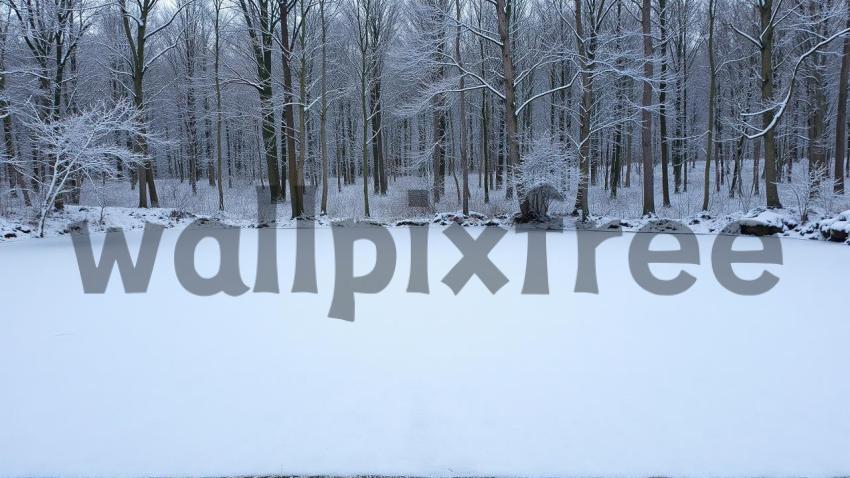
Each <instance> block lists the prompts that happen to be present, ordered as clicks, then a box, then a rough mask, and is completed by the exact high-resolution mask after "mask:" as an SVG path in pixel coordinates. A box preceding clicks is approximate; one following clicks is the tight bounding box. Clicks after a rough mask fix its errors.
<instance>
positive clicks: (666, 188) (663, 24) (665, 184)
mask: <svg viewBox="0 0 850 478" xmlns="http://www.w3.org/2000/svg"><path fill="white" fill-rule="evenodd" d="M658 10H659V12H658V15H659V22H658V23H659V27H660V30H661V83H660V84H659V86H658V88H659V93H658V103H659V106H658V123H659V126H658V127H659V133H660V134H661V197H662V205H663V207H670V180H669V171H668V165H669V161H670V160H669V154H670V140H669V138H668V137H667V0H658Z"/></svg>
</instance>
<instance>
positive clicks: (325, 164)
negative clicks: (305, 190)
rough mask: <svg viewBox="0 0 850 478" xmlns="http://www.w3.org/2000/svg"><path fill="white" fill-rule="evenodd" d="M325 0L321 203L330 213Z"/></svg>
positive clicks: (321, 11) (322, 0)
mask: <svg viewBox="0 0 850 478" xmlns="http://www.w3.org/2000/svg"><path fill="white" fill-rule="evenodd" d="M325 2H326V0H319V16H320V17H321V22H322V72H321V74H322V105H321V108H322V109H321V111H320V112H319V141H320V142H321V148H322V204H321V210H320V213H321V214H323V215H324V214H327V213H328V135H327V130H326V129H327V122H328V118H327V116H328V100H327V96H328V85H327V45H328V42H327V30H328V25H327V20H326V19H325ZM337 178H339V174H337Z"/></svg>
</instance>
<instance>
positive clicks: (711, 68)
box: [702, 0, 717, 211]
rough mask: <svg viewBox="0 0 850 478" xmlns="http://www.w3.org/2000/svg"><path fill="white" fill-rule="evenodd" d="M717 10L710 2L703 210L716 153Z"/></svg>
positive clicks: (710, 0)
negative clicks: (712, 162) (715, 23)
mask: <svg viewBox="0 0 850 478" xmlns="http://www.w3.org/2000/svg"><path fill="white" fill-rule="evenodd" d="M715 12H716V3H715V0H709V2H708V120H707V122H706V128H707V131H706V135H705V138H706V139H705V171H704V172H705V174H704V176H703V185H702V187H703V189H702V210H703V211H708V204H709V199H710V194H711V185H710V183H711V159H712V155H713V154H714V113H715V101H716V97H717V96H716V95H717V87H716V84H715V83H716V81H717V67H716V65H715V61H716V60H715V55H714V17H715Z"/></svg>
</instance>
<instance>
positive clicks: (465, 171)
mask: <svg viewBox="0 0 850 478" xmlns="http://www.w3.org/2000/svg"><path fill="white" fill-rule="evenodd" d="M455 7H456V8H455V12H456V15H457V21H458V25H457V34H456V35H455V61H457V64H458V68H459V69H460V70H461V71H460V81H459V85H458V86H459V88H458V89H459V90H460V119H459V121H458V125H459V126H460V163H461V165H460V171H461V178H462V182H463V192H462V197H463V199H462V201H461V203H462V208H463V215H464V216H468V215H469V158H467V156H466V152H467V151H466V148H467V138H466V97H465V95H464V91H463V89H464V75H463V58H462V57H461V55H460V40H461V36H460V32H461V30H460V28H461V27H460V25H461V24H460V22H461V16H460V0H455Z"/></svg>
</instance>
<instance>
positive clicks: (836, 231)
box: [0, 205, 850, 245]
mask: <svg viewBox="0 0 850 478" xmlns="http://www.w3.org/2000/svg"><path fill="white" fill-rule="evenodd" d="M196 219H206V220H215V221H217V222H221V223H223V224H227V225H231V226H237V227H243V228H256V227H257V226H258V224H257V220H256V218H255V219H253V220H252V219H248V218H246V217H244V216H238V215H232V214H216V215H195V214H192V213H189V212H185V211H181V210H177V209H169V208H151V209H138V208H125V207H103V208H101V207H93V206H72V205H69V206H66V209H65V210H64V211H60V212H56V213H54V214H53V215H52V216H51V217H50V218H49V219H48V221H47V228H46V234H45V236H47V237H56V236H62V235H65V234H67V233H68V232H69V231H68V229H69V227H70V226H71V225H72V224H75V223H78V222H82V221H86V222H87V223H88V225H89V228H90V231H91V232H105V231H107V230H109V229H123V230H133V229H141V228H143V227H144V225H145V223H146V222H151V223H153V224H159V225H162V226H165V227H179V226H185V225H188V224H189V223H191V222H192V221H194V220H196ZM658 219H661V220H664V219H663V218H631V219H621V218H615V217H609V216H595V217H592V218H591V223H590V225H591V226H595V227H600V226H603V225H606V224H609V223H611V222H612V221H616V222H617V223H618V224H619V225H620V227H621V228H622V230H623V231H624V232H636V231H638V230H640V229H641V228H643V227H644V226H646V225H647V223H648V222H650V221H652V220H658ZM344 220H346V219H344V218H328V217H324V216H323V217H319V218H317V220H316V221H315V225H316V226H317V227H325V226H331V225H333V224H335V223H339V222H342V221H344ZM360 221H363V222H366V223H369V224H380V225H384V226H408V225H426V224H430V225H435V226H446V225H449V224H459V225H462V226H503V227H508V228H511V227H513V226H514V224H513V222H512V219H511V218H510V217H509V216H508V215H505V214H500V215H497V216H486V215H482V214H478V213H475V212H472V213H470V216H467V217H464V216H463V215H462V214H460V212H455V213H437V214H433V215H422V216H418V217H411V218H409V219H397V220H392V221H382V220H380V219H379V218H378V219H360ZM679 222H680V223H681V224H684V225H685V226H687V227H688V229H690V230H692V231H693V232H694V233H695V234H719V233H728V234H744V235H747V234H748V232H747V231H741V230H740V229H737V228H736V229H728V228H727V226H728V225H730V224H733V223H738V222H744V223H749V224H751V225H752V226H753V228H754V229H759V228H760V230H763V231H766V233H767V234H766V235H776V236H778V237H787V238H795V239H810V240H825V241H830V242H838V243H846V244H848V245H850V237H848V234H847V233H848V232H850V210H848V211H844V212H842V213H839V214H834V215H820V214H818V213H817V212H813V213H812V219H811V220H810V221H808V222H806V223H803V224H801V223H800V221H799V218H798V217H797V215H796V212H795V211H794V210H791V209H780V210H766V209H764V208H755V209H752V210H750V211H748V212H738V213H733V214H724V215H722V216H710V215H707V214H703V213H700V214H696V215H694V216H693V217H688V218H685V219H683V220H682V221H679ZM554 224H557V225H556V226H555V225H554ZM262 226H263V227H264V226H266V224H262ZM277 227H278V228H294V227H296V221H295V220H292V219H289V218H288V217H282V216H281V215H280V214H279V215H278V218H277ZM550 227H558V228H563V229H565V230H575V229H577V228H580V227H583V225H581V224H579V223H577V221H576V218H575V217H573V216H553V224H550ZM749 234H752V233H749ZM756 235H765V234H760V233H759V234H756ZM36 237H37V231H36V227H35V225H34V224H33V220H32V219H31V218H28V217H25V216H13V217H2V216H0V243H3V242H7V241H14V240H20V239H25V238H36Z"/></svg>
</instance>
